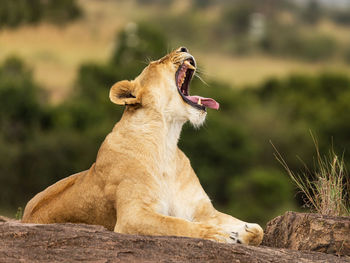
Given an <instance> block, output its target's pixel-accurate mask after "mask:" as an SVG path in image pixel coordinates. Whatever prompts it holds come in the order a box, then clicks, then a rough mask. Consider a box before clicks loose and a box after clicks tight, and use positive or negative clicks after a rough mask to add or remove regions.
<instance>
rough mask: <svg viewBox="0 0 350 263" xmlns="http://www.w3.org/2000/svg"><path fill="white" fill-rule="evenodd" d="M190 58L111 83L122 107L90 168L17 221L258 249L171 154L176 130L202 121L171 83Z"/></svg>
mask: <svg viewBox="0 0 350 263" xmlns="http://www.w3.org/2000/svg"><path fill="white" fill-rule="evenodd" d="M189 57H191V55H190V54H188V53H187V52H181V50H176V51H173V52H171V53H170V54H168V55H167V56H165V57H164V58H162V59H160V60H158V61H154V62H151V63H150V65H148V66H147V67H146V68H145V69H144V70H143V72H142V73H141V74H140V75H139V76H138V77H137V78H136V79H135V80H133V81H121V82H118V83H116V84H115V85H114V86H113V87H112V88H111V91H110V99H111V101H112V102H114V103H116V104H120V105H127V106H126V109H125V111H124V114H123V116H122V118H121V120H120V121H119V122H118V123H117V124H116V125H115V127H114V129H113V130H112V132H111V133H110V134H108V136H107V137H106V139H105V140H104V142H103V143H102V145H101V147H100V149H99V152H98V155H97V159H96V162H95V163H94V164H93V165H92V166H91V168H90V169H89V170H87V171H83V172H81V173H78V174H75V175H72V176H70V177H67V178H65V179H63V180H61V181H59V182H57V183H56V184H54V185H52V186H50V187H48V188H47V189H45V190H44V191H43V192H41V193H39V194H37V195H36V196H35V197H34V198H33V199H32V200H31V201H30V202H29V203H28V204H27V206H26V208H25V211H24V216H23V220H22V222H25V223H45V224H46V223H59V222H81V223H87V224H99V225H103V226H105V227H106V228H108V229H110V230H114V231H115V232H119V233H128V234H141V235H175V236H187V237H196V238H205V239H210V240H216V241H220V242H228V243H235V242H242V243H245V244H253V245H258V244H260V242H261V240H262V237H263V231H262V229H261V227H260V226H259V225H257V224H249V223H246V222H243V221H240V220H238V219H236V218H234V217H232V216H230V215H226V214H223V213H220V212H218V211H217V210H215V209H214V207H213V206H212V204H211V201H210V200H209V198H208V196H207V195H206V193H205V192H204V190H203V188H202V187H201V185H200V183H199V180H198V178H197V176H196V175H195V173H194V171H193V169H192V167H191V165H190V161H189V160H188V158H187V157H186V156H185V154H184V153H183V152H182V151H181V150H180V149H179V148H178V147H177V142H178V139H179V136H180V132H181V128H182V125H183V124H184V123H185V122H186V121H190V122H191V123H192V124H193V125H195V126H200V125H201V124H202V123H203V122H204V119H205V117H206V112H205V111H203V110H199V109H196V108H194V107H192V106H190V105H189V104H187V103H185V102H184V101H183V99H182V98H181V96H180V95H179V93H178V90H177V87H176V84H175V72H176V70H177V69H178V67H179V65H180V64H181V63H182V62H183V61H184V60H185V59H187V58H189ZM213 176H215V175H213Z"/></svg>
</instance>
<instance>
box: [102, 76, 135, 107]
mask: <svg viewBox="0 0 350 263" xmlns="http://www.w3.org/2000/svg"><path fill="white" fill-rule="evenodd" d="M135 92H136V91H135V84H134V83H133V82H130V81H128V80H123V81H119V82H117V83H115V84H114V85H113V86H112V88H111V90H110V91H109V98H110V100H111V101H112V102H113V103H115V104H118V105H130V104H139V103H140V102H141V101H140V98H138V97H137V94H136V93H135Z"/></svg>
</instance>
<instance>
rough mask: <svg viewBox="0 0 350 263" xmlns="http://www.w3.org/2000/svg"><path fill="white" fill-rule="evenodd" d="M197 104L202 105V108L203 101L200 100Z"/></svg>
mask: <svg viewBox="0 0 350 263" xmlns="http://www.w3.org/2000/svg"><path fill="white" fill-rule="evenodd" d="M197 104H199V105H201V106H202V101H201V98H199V99H198V102H197Z"/></svg>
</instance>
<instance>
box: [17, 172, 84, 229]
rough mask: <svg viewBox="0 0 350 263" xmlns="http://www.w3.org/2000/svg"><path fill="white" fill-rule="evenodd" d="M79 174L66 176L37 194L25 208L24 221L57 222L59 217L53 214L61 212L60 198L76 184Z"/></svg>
mask: <svg viewBox="0 0 350 263" xmlns="http://www.w3.org/2000/svg"><path fill="white" fill-rule="evenodd" d="M79 174H80V173H78V174H74V175H71V176H69V177H67V178H64V179H62V180H60V181H58V182H57V183H55V184H53V185H51V186H49V187H48V188H46V189H45V190H44V191H42V192H40V193H38V194H37V195H35V196H34V197H33V198H32V199H31V200H30V201H29V202H28V204H27V205H26V207H25V209H24V213H23V218H22V222H23V223H41V224H49V223H55V222H56V220H57V219H56V218H55V216H53V215H54V214H57V213H60V212H61V211H58V208H60V205H59V204H58V203H59V198H60V197H62V195H63V194H64V193H65V192H66V191H67V190H68V189H70V188H71V187H72V186H73V185H74V184H75V182H76V180H77V177H78V175H79ZM60 210H61V209H60Z"/></svg>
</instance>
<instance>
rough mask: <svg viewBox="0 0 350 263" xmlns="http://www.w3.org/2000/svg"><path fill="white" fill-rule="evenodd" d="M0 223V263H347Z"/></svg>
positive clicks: (88, 229) (72, 227)
mask: <svg viewBox="0 0 350 263" xmlns="http://www.w3.org/2000/svg"><path fill="white" fill-rule="evenodd" d="M0 221H3V222H0V244H1V245H0V261H1V262H78V261H79V262H80V261H84V262H237V263H239V262H242V263H243V262H254V263H259V262H261V263H262V262H264V263H268V262H276V263H277V262H278V263H283V262H305V263H307V262H322V263H324V262H332V263H337V262H350V257H348V256H346V255H345V256H336V255H333V254H327V253H321V252H314V251H299V250H294V249H288V248H274V247H267V246H259V247H253V246H246V245H241V244H237V245H230V244H221V243H216V242H211V241H207V240H202V239H192V238H185V237H150V236H134V235H123V234H117V233H114V232H111V231H108V230H106V229H105V228H103V227H101V226H92V225H82V224H52V225H38V224H21V223H19V222H17V221H13V220H11V221H8V220H6V219H2V220H0ZM280 225H282V224H280ZM282 230H283V228H282V229H281V231H282ZM273 233H274V236H276V237H278V236H279V234H278V233H277V232H276V231H274V232H273ZM281 234H282V236H283V233H281ZM269 235H270V234H269V233H268V232H267V237H266V238H265V240H264V243H265V244H267V245H276V243H278V242H279V241H278V242H277V241H276V242H275V243H273V242H272V241H270V240H271V239H269ZM348 235H349V234H348ZM289 236H292V235H289ZM283 238H284V236H283ZM283 238H282V239H283ZM271 242H272V243H271ZM309 242H311V243H312V242H313V241H312V240H311V239H309ZM293 248H294V247H293Z"/></svg>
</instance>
